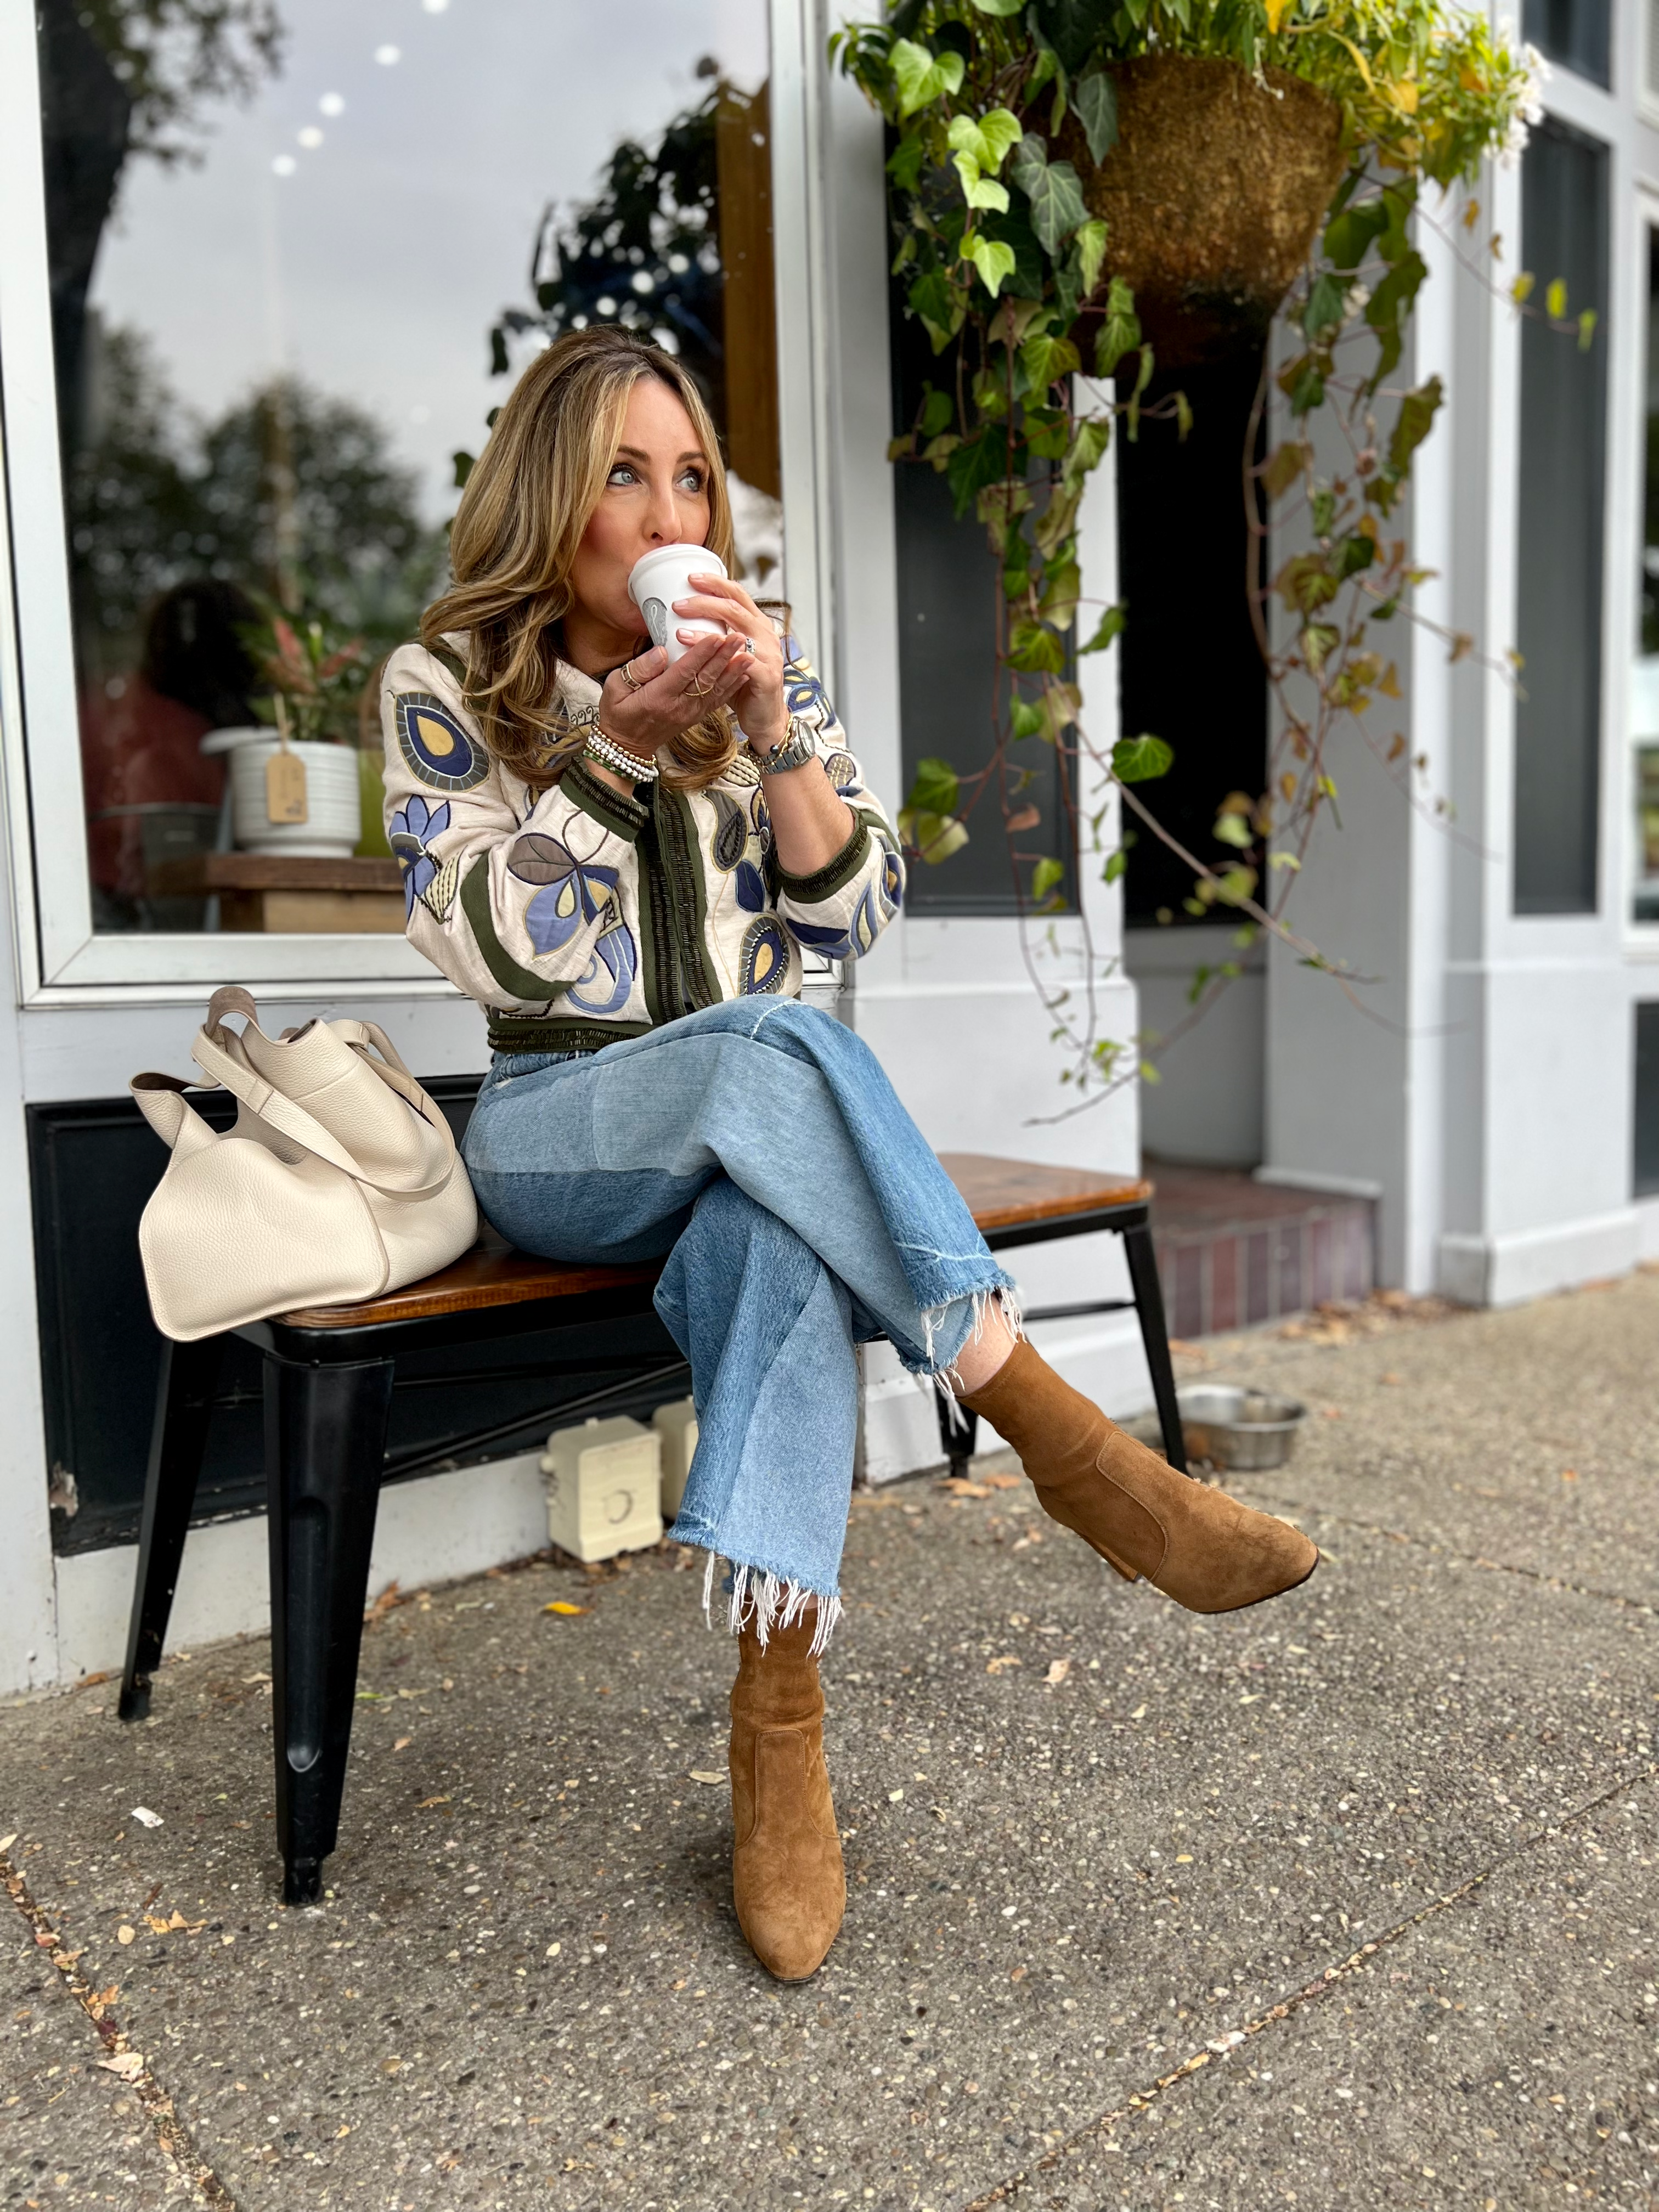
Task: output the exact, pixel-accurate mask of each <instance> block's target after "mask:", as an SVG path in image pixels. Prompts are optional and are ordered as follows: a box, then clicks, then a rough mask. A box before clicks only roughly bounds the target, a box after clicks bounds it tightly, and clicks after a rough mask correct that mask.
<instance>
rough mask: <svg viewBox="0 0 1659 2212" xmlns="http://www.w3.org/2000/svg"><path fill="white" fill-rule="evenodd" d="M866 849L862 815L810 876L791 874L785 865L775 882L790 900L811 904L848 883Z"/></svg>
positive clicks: (867, 837)
mask: <svg viewBox="0 0 1659 2212" xmlns="http://www.w3.org/2000/svg"><path fill="white" fill-rule="evenodd" d="M869 852H870V825H869V823H867V822H866V821H865V820H863V819H862V817H857V818H855V822H854V830H853V834H852V836H850V837H849V838H848V841H847V842H846V843H845V844H844V845H843V846H842V848H841V850H840V852H839V853H837V854H836V857H835V859H834V860H826V861H825V862H824V864H823V866H822V867H821V868H815V869H814V870H813V872H812V873H811V875H810V876H792V875H791V874H790V872H789V871H788V869H787V868H786V867H783V866H780V867H779V869H778V884H779V886H780V888H781V890H783V891H784V892H785V893H786V894H787V896H789V897H790V898H792V899H794V900H796V901H798V902H799V903H800V904H802V905H805V906H811V905H813V904H815V903H816V902H817V900H819V899H827V898H830V897H832V896H834V895H835V893H836V891H838V890H840V889H841V887H842V884H846V883H850V882H851V881H852V879H853V878H854V876H855V875H857V873H858V872H859V870H860V868H861V867H862V866H864V863H865V861H866V859H867V858H868V857H869Z"/></svg>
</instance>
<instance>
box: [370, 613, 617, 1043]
mask: <svg viewBox="0 0 1659 2212" xmlns="http://www.w3.org/2000/svg"><path fill="white" fill-rule="evenodd" d="M380 717H381V726H382V729H383V731H384V733H385V739H386V837H387V841H388V842H389V843H390V844H391V847H392V853H393V854H394V855H395V856H396V859H397V860H398V866H400V867H401V869H402V870H403V876H404V902H405V907H406V912H407V917H408V919H407V923H406V929H407V933H408V936H409V939H410V943H411V944H413V945H416V946H417V947H418V948H419V949H420V951H422V952H423V953H424V954H425V955H426V957H428V960H431V961H432V962H434V963H435V964H436V965H437V966H438V967H439V968H441V969H442V970H443V972H444V974H445V975H447V976H448V977H449V978H450V980H451V981H452V982H453V983H455V984H457V985H459V987H460V988H461V989H462V990H463V991H465V993H466V994H468V996H469V997H471V998H473V999H476V1000H478V1001H479V1002H480V1004H481V1005H483V1006H495V1007H501V1008H502V1009H506V1010H511V1011H513V1012H537V1013H542V1012H546V1011H547V1009H548V1008H549V1007H550V1006H551V1005H552V1004H553V1002H554V1001H555V1000H568V1003H569V1004H570V1005H571V1006H574V1007H575V1008H577V1009H578V1010H580V1012H584V1013H589V1014H599V1013H609V1014H611V1015H621V1014H622V1013H623V1012H624V1011H625V1010H626V1009H627V1007H628V1003H629V999H630V998H631V997H633V996H635V994H636V993H637V988H638V984H637V978H638V970H639V959H638V945H639V895H638V867H637V863H636V860H635V851H634V844H635V838H636V837H637V836H638V835H639V831H640V829H641V826H642V825H643V823H644V821H645V818H646V817H645V812H644V810H643V808H641V807H640V806H639V805H637V804H636V803H635V802H634V801H633V800H631V799H626V798H624V797H623V796H622V795H621V794H620V793H616V792H613V791H611V790H610V789H609V788H608V787H606V786H605V785H603V784H601V783H599V781H598V780H597V779H596V778H593V777H592V776H589V775H587V774H586V771H585V770H583V769H580V766H577V767H574V768H571V769H567V770H566V772H565V774H564V776H563V777H562V780H561V781H560V782H559V783H558V784H557V785H556V786H555V787H553V788H551V789H550V790H548V791H545V792H544V793H542V794H541V795H540V797H539V798H534V799H532V794H531V793H529V791H528V790H527V789H526V787H524V786H523V785H522V784H520V783H519V782H518V781H517V779H516V778H513V777H508V776H506V775H503V772H502V771H501V769H500V768H499V767H498V766H497V765H496V763H495V762H494V761H493V760H492V759H491V757H490V756H489V752H488V750H486V748H485V745H484V743H483V737H482V735H481V733H480V732H479V728H478V725H477V720H475V719H474V717H473V715H472V714H471V712H470V711H469V709H468V708H467V707H466V705H465V702H464V700H463V697H462V692H461V686H460V684H459V681H458V679H457V678H456V677H455V676H454V675H453V674H452V673H451V671H449V669H448V668H447V666H445V665H444V663H443V662H442V661H441V660H440V659H437V658H436V657H435V655H434V654H432V653H428V651H427V650H426V649H425V647H422V646H418V645H405V646H401V647H399V648H398V651H397V652H396V653H393V654H392V658H391V659H390V660H389V661H388V662H387V664H386V672H385V675H384V677H383V678H382V680H381V690H380ZM515 800H516V803H515Z"/></svg>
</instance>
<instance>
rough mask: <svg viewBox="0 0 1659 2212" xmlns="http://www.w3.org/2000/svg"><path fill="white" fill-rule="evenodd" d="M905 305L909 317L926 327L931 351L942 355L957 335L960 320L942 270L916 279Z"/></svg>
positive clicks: (933, 270) (931, 271)
mask: <svg viewBox="0 0 1659 2212" xmlns="http://www.w3.org/2000/svg"><path fill="white" fill-rule="evenodd" d="M905 301H906V304H907V306H908V307H909V309H910V312H911V313H912V314H914V315H917V316H919V317H920V318H921V320H922V322H923V323H925V324H926V325H927V335H928V337H930V338H932V340H933V351H934V352H935V353H941V352H943V351H944V349H945V347H946V346H947V345H949V344H950V343H951V339H952V338H953V337H955V335H956V326H957V321H958V319H959V316H960V309H959V307H958V305H957V300H956V298H955V296H954V295H953V294H952V292H951V285H950V280H949V279H948V278H947V277H946V276H945V272H944V271H943V270H939V269H930V270H928V271H927V275H926V276H918V277H917V279H916V281H915V283H914V284H912V286H911V287H910V289H909V290H908V293H906V295H905Z"/></svg>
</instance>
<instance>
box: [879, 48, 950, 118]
mask: <svg viewBox="0 0 1659 2212" xmlns="http://www.w3.org/2000/svg"><path fill="white" fill-rule="evenodd" d="M887 59H888V65H889V67H890V69H891V70H892V72H893V82H894V83H895V84H896V86H897V88H898V96H899V116H900V119H901V120H902V118H904V117H905V116H907V115H914V114H915V112H916V110H917V109H918V108H919V107H927V106H931V104H932V103H933V101H934V100H937V99H938V98H939V94H941V93H944V92H957V91H959V90H960V89H961V87H962V79H963V70H964V69H965V67H966V64H964V63H963V58H962V56H961V55H960V54H958V53H954V52H951V51H950V50H949V49H948V48H947V50H946V51H945V52H944V53H942V54H940V55H939V56H938V57H937V58H935V57H934V56H933V55H932V54H930V53H929V52H928V51H927V47H926V46H917V45H915V43H914V41H912V40H909V39H895V40H894V41H893V46H892V51H891V52H890V54H889V55H888V58H887Z"/></svg>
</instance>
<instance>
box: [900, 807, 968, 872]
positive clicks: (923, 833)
mask: <svg viewBox="0 0 1659 2212" xmlns="http://www.w3.org/2000/svg"><path fill="white" fill-rule="evenodd" d="M899 835H900V836H901V837H902V838H904V839H905V841H906V842H907V843H908V844H911V845H914V846H915V848H916V850H917V852H918V853H919V854H921V858H922V859H923V860H926V861H927V864H928V866H930V867H934V868H936V867H937V866H939V862H940V861H941V860H949V859H950V857H951V854H952V853H959V852H960V851H961V850H962V848H963V846H964V845H965V844H966V843H967V842H968V831H967V828H966V825H965V824H964V823H960V822H958V821H957V818H956V817H955V816H954V815H949V814H928V813H926V812H922V811H917V810H915V809H914V808H911V807H908V806H907V807H905V808H904V809H903V810H902V811H901V813H900V815H899Z"/></svg>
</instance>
